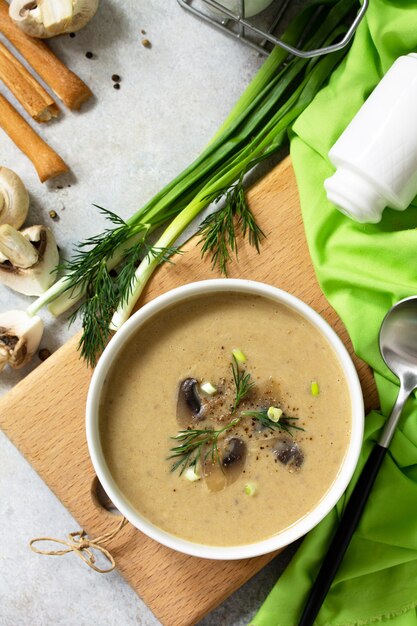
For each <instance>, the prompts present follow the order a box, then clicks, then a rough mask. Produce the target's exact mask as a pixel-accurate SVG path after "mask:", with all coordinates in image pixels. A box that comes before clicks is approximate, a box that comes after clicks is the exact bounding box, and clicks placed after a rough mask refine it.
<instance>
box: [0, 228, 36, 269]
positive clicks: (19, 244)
mask: <svg viewBox="0 0 417 626" xmlns="http://www.w3.org/2000/svg"><path fill="white" fill-rule="evenodd" d="M0 253H1V254H2V255H3V256H4V257H6V259H7V260H8V261H9V262H10V263H11V264H12V265H13V266H14V267H17V268H22V269H26V268H28V267H32V265H35V263H37V261H38V256H39V255H38V252H37V250H36V248H35V247H34V246H33V245H32V244H31V243H30V241H29V240H28V239H27V238H26V237H25V236H24V235H23V234H22V233H20V232H19V231H18V230H16V229H15V228H13V226H10V225H9V224H2V225H1V226H0Z"/></svg>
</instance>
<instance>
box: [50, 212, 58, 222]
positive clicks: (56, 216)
mask: <svg viewBox="0 0 417 626" xmlns="http://www.w3.org/2000/svg"><path fill="white" fill-rule="evenodd" d="M49 217H50V218H51V220H56V219H58V213H57V212H56V211H49Z"/></svg>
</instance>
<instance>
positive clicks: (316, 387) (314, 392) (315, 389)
mask: <svg viewBox="0 0 417 626" xmlns="http://www.w3.org/2000/svg"><path fill="white" fill-rule="evenodd" d="M319 393H320V389H319V384H318V382H316V381H315V380H314V381H313V382H312V383H311V395H312V396H318V395H319Z"/></svg>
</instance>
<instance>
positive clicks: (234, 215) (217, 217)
mask: <svg viewBox="0 0 417 626" xmlns="http://www.w3.org/2000/svg"><path fill="white" fill-rule="evenodd" d="M243 176H244V173H242V174H241V175H240V177H239V178H238V180H237V181H236V182H235V183H234V184H233V185H231V186H230V187H228V188H225V189H222V190H221V192H220V195H218V196H217V197H216V198H215V200H214V201H215V202H216V203H218V202H220V200H222V199H223V200H224V204H223V206H222V207H221V208H220V209H219V210H217V211H215V212H213V213H211V214H210V215H208V216H207V217H206V218H205V219H204V220H203V222H202V223H201V225H200V230H199V233H200V235H201V238H200V240H199V242H198V243H199V244H202V247H201V256H202V257H204V256H205V255H206V254H208V253H210V254H211V264H212V268H213V269H214V268H215V267H216V265H218V266H219V268H220V271H221V273H222V274H224V275H225V276H227V266H228V264H229V262H230V261H231V259H232V254H235V256H236V258H237V257H238V249H237V232H238V230H240V232H241V233H242V236H243V237H244V238H245V237H246V236H247V237H248V241H249V243H250V245H252V246H254V247H255V248H256V250H257V252H258V253H259V247H260V243H261V240H262V238H264V237H265V234H264V232H263V231H262V229H261V228H260V227H259V225H258V224H257V222H256V219H255V216H254V215H253V213H252V211H251V209H250V207H249V205H248V203H247V201H246V196H245V191H244V189H243Z"/></svg>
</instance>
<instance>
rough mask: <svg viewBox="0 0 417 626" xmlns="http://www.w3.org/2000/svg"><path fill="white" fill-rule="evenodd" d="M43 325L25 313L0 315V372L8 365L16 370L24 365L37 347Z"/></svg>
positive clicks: (11, 312) (16, 312)
mask: <svg viewBox="0 0 417 626" xmlns="http://www.w3.org/2000/svg"><path fill="white" fill-rule="evenodd" d="M42 333H43V323H42V320H41V319H40V318H39V317H37V316H34V317H30V316H29V315H28V314H27V313H25V311H8V312H7V313H0V371H1V370H2V369H3V368H4V367H5V366H6V365H7V364H8V365H10V367H13V368H15V369H18V368H20V367H23V365H26V363H28V362H29V361H30V359H31V358H32V356H33V354H34V353H35V352H36V350H37V349H38V347H39V344H40V341H41V339H42Z"/></svg>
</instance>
